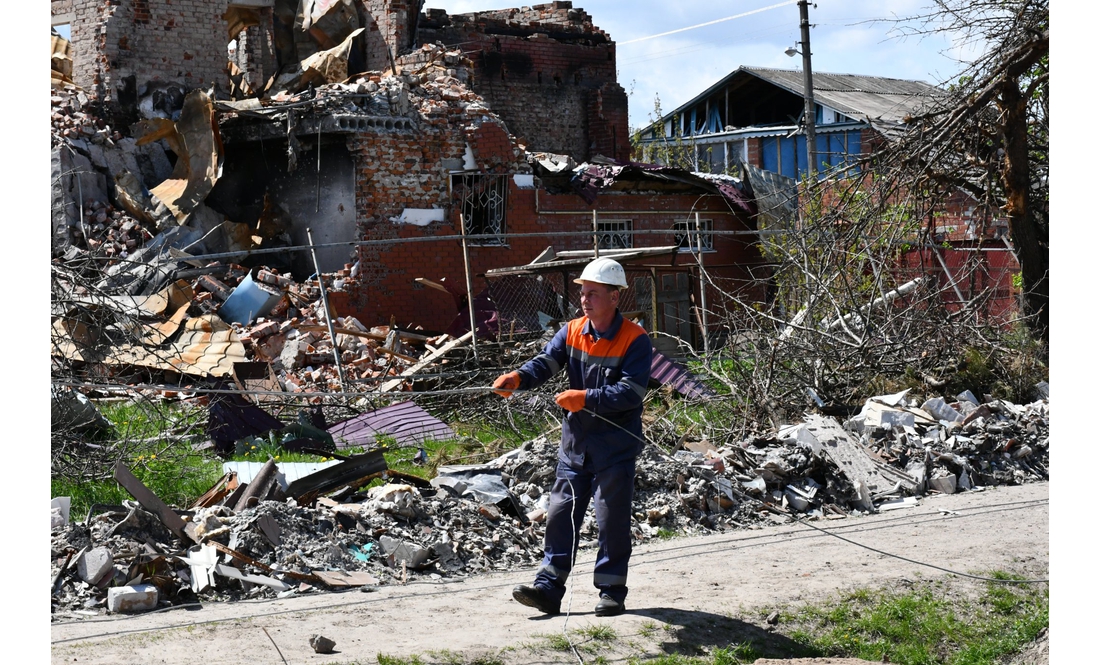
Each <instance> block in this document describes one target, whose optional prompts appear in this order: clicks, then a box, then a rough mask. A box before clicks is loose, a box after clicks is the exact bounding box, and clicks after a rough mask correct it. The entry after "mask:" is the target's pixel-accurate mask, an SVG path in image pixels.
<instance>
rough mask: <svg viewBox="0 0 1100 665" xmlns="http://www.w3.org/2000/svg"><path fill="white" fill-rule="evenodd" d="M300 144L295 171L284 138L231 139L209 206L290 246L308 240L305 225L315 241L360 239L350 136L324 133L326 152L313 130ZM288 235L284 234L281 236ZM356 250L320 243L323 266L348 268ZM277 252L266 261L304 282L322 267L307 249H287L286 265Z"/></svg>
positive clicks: (328, 241)
mask: <svg viewBox="0 0 1100 665" xmlns="http://www.w3.org/2000/svg"><path fill="white" fill-rule="evenodd" d="M299 142H300V150H299V152H298V156H297V161H296V166H295V168H294V169H293V170H289V169H288V168H287V157H286V154H287V153H286V142H285V141H279V140H267V141H231V142H227V144H226V155H225V163H224V166H223V175H222V177H221V178H220V179H219V180H218V183H217V185H215V187H214V190H213V191H212V192H211V193H210V195H209V196H208V197H207V199H206V203H207V205H209V206H210V207H212V208H215V209H216V210H218V211H219V212H221V213H222V214H224V215H225V216H226V217H228V218H229V219H231V220H233V221H235V222H247V223H249V224H250V225H252V226H253V227H255V228H256V231H257V233H258V234H260V235H263V236H266V237H269V238H272V239H275V240H284V241H285V242H287V244H290V245H296V246H301V245H307V244H309V238H308V234H307V233H306V229H307V228H308V229H311V230H312V233H313V242H314V243H316V244H319V245H320V244H328V243H351V242H352V241H354V240H356V239H357V229H356V223H355V167H354V164H353V161H352V156H351V153H350V152H349V151H348V148H347V144H346V142H345V140H344V137H343V136H341V135H335V136H333V135H328V134H323V135H322V136H321V149H320V155H318V150H317V138H316V137H315V136H303V137H301V138H300V139H299ZM318 158H319V159H320V169H318V167H317V160H318ZM265 197H266V199H265ZM282 234H286V235H285V236H284V237H283V238H280V236H281V235H282ZM353 251H354V250H353V249H352V247H351V246H350V245H343V246H336V247H319V248H317V250H316V253H317V262H318V264H319V265H320V267H321V271H322V272H334V271H336V270H339V269H340V268H343V267H344V265H345V264H347V263H349V262H350V261H351V260H352V254H353ZM277 256H278V255H265V256H264V257H263V259H262V262H264V263H266V264H268V265H275V267H278V268H280V269H288V270H290V271H292V272H293V274H294V276H295V278H297V279H299V280H304V279H305V278H306V277H308V276H310V275H312V274H313V273H314V272H316V269H315V268H314V266H313V259H312V256H311V255H310V254H309V253H308V252H293V253H289V254H288V256H287V257H285V258H284V259H283V260H284V261H285V264H281V263H279V264H277V263H276V257H277Z"/></svg>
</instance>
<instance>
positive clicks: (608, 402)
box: [518, 310, 653, 470]
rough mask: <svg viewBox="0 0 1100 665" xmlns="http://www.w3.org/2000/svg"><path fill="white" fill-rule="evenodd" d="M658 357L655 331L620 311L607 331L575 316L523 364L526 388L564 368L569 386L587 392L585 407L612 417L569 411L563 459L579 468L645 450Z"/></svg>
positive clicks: (600, 465)
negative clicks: (646, 406) (646, 407)
mask: <svg viewBox="0 0 1100 665" xmlns="http://www.w3.org/2000/svg"><path fill="white" fill-rule="evenodd" d="M652 360H653V345H652V344H651V343H650V341H649V335H647V334H646V331H645V330H644V329H643V328H642V327H641V326H639V325H638V324H636V323H634V322H633V321H627V320H625V319H624V318H623V315H622V314H620V313H619V312H618V310H616V311H615V318H614V320H613V321H612V322H611V326H610V327H609V328H608V329H607V331H605V332H604V333H602V334H601V333H599V332H597V331H596V329H595V328H594V327H593V326H592V324H591V323H590V322H589V321H588V317H585V316H582V317H580V318H577V319H573V320H572V321H570V322H569V323H568V324H567V325H565V326H563V327H562V328H561V329H560V330H558V332H557V334H555V335H554V338H553V339H551V340H550V342H549V343H548V344H547V345H546V348H544V349H543V350H542V353H540V354H539V355H537V356H535V357H534V358H532V359H531V360H530V361H528V362H527V363H526V364H524V365H523V367H521V368H519V370H518V371H519V375H520V389H521V390H530V389H534V388H537V387H539V386H540V385H542V384H543V383H545V382H546V381H547V380H548V379H549V378H550V377H552V376H554V375H555V374H557V373H558V372H560V371H561V370H562V369H564V370H565V371H566V373H567V374H568V375H569V387H570V388H571V389H573V390H584V391H585V399H584V407H585V409H588V410H591V411H593V412H595V413H597V414H599V415H600V416H602V417H603V418H606V419H607V420H608V421H611V422H607V421H605V420H601V419H600V418H597V417H595V416H593V415H592V414H591V413H587V412H586V411H577V412H576V413H566V415H565V419H564V420H563V421H562V435H561V450H560V451H559V453H558V457H559V458H560V459H561V460H562V461H563V462H566V463H567V464H569V465H570V466H573V467H575V468H578V469H579V468H581V467H583V466H584V465H585V461H586V459H587V460H588V462H589V463H590V464H591V465H592V466H593V467H594V468H595V469H596V470H601V469H605V468H607V467H608V466H611V465H612V464H617V463H619V462H625V461H627V460H629V459H631V458H633V457H637V455H638V454H639V453H640V452H642V447H643V445H644V444H643V438H642V398H644V397H645V392H646V388H647V387H648V384H649V368H650V364H651V362H652ZM612 423H614V424H612ZM624 430H625V431H624Z"/></svg>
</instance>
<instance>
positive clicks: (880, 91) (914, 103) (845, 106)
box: [740, 67, 943, 122]
mask: <svg viewBox="0 0 1100 665" xmlns="http://www.w3.org/2000/svg"><path fill="white" fill-rule="evenodd" d="M740 69H741V70H742V71H745V72H748V73H749V74H752V75H753V76H757V77H759V78H762V79H764V80H765V81H768V82H769V83H772V84H774V85H777V86H779V87H781V88H784V89H785V90H788V91H789V92H792V93H794V94H796V95H798V96H800V97H801V96H802V90H803V82H802V70H798V69H795V70H789V69H766V68H763V67H741V68H740ZM813 78H814V101H816V102H817V103H819V104H824V105H825V106H829V107H831V108H834V109H836V110H837V111H840V112H841V113H843V114H845V115H848V116H857V117H858V116H862V117H864V118H866V119H868V120H870V119H878V120H886V121H893V122H902V120H903V119H904V118H905V116H906V115H909V114H911V113H913V112H914V111H916V110H917V109H919V108H920V107H921V106H924V105H926V104H928V103H929V102H930V101H932V100H933V99H934V98H935V97H936V96H937V95H941V94H943V90H941V89H939V88H937V87H936V86H934V85H929V84H927V83H925V82H924V81H911V80H907V79H893V78H885V77H882V76H862V75H858V74H830V73H827V72H814V73H813Z"/></svg>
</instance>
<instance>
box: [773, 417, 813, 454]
mask: <svg viewBox="0 0 1100 665" xmlns="http://www.w3.org/2000/svg"><path fill="white" fill-rule="evenodd" d="M776 435H777V436H778V437H779V440H780V441H782V442H783V443H794V444H798V445H799V446H802V447H803V448H809V449H810V450H812V451H813V453H814V454H815V455H817V454H820V453H821V442H820V441H818V440H817V437H816V436H814V435H813V433H812V432H810V429H809V428H808V427H806V424H805V423H799V424H797V425H785V426H783V427H780V428H779V432H777V434H776Z"/></svg>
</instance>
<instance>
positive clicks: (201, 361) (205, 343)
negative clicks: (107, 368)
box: [52, 308, 248, 377]
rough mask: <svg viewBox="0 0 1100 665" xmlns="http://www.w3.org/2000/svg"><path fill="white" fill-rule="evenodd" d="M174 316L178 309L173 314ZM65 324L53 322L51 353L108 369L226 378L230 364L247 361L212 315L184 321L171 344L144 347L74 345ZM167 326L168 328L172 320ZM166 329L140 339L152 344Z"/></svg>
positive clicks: (228, 330) (228, 328)
mask: <svg viewBox="0 0 1100 665" xmlns="http://www.w3.org/2000/svg"><path fill="white" fill-rule="evenodd" d="M184 311H186V308H184ZM178 314H179V310H177V311H176V315H178ZM66 323H67V322H66V320H65V319H62V318H59V319H57V320H56V321H55V322H54V325H53V334H52V342H53V353H54V354H55V355H60V356H62V357H65V358H68V359H69V360H78V361H84V362H99V363H102V364H104V365H111V366H125V365H134V366H136V367H147V368H149V369H156V370H163V371H168V372H180V373H181V374H190V375H193V376H201V377H206V376H216V377H222V376H229V375H230V373H231V372H232V370H233V363H238V362H245V361H247V360H248V358H247V356H246V355H245V348H244V344H242V343H241V341H240V339H239V338H238V337H237V333H236V332H235V331H234V330H233V328H232V327H231V326H229V325H228V324H227V323H225V322H224V321H222V320H221V319H220V318H218V317H217V316H215V315H213V314H206V315H204V316H199V317H194V318H190V319H187V320H186V321H185V322H184V323H183V331H182V332H181V333H180V334H179V337H178V338H177V339H176V340H175V341H174V342H171V343H168V344H160V345H152V344H150V345H148V346H147V345H146V344H143V343H141V342H139V343H133V344H122V345H119V346H114V347H110V346H105V345H98V346H94V347H92V348H89V346H88V345H78V344H76V343H74V342H73V340H72V338H71V335H70V333H69V331H68V330H67V328H66V326H65V324H66ZM68 323H71V322H68ZM167 325H172V321H171V320H170V321H169V322H168V324H167ZM166 329H167V326H165V324H161V327H160V328H154V331H152V332H150V334H149V335H148V336H146V337H144V338H143V339H144V340H146V342H152V341H155V340H157V339H158V335H162V334H163V333H164V332H165V331H166Z"/></svg>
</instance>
